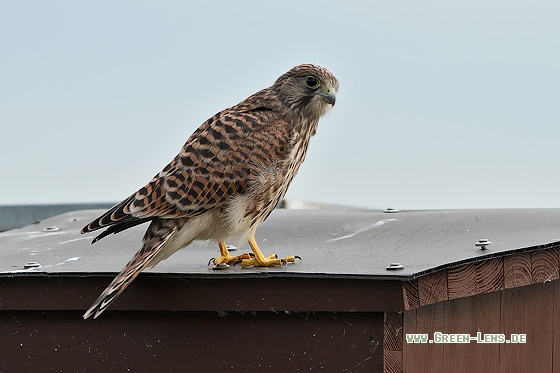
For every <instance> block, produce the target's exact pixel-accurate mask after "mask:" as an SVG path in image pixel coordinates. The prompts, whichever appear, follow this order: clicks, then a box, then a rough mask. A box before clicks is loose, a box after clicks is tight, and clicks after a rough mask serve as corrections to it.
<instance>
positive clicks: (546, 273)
mask: <svg viewBox="0 0 560 373" xmlns="http://www.w3.org/2000/svg"><path fill="white" fill-rule="evenodd" d="M531 276H532V277H533V283H539V282H545V281H552V280H556V279H557V278H558V249H556V248H553V249H548V250H538V251H533V252H531Z"/></svg>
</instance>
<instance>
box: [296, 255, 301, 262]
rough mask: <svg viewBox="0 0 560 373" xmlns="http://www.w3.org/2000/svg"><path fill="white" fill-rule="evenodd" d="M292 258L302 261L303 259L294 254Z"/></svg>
mask: <svg viewBox="0 0 560 373" xmlns="http://www.w3.org/2000/svg"><path fill="white" fill-rule="evenodd" d="M294 258H296V259H299V260H301V261H302V262H303V259H301V256H297V255H294Z"/></svg>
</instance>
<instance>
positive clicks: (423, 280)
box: [418, 271, 449, 306]
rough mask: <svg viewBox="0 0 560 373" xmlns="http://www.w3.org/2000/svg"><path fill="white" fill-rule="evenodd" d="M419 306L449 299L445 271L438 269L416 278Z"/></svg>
mask: <svg viewBox="0 0 560 373" xmlns="http://www.w3.org/2000/svg"><path fill="white" fill-rule="evenodd" d="M418 298H419V301H420V306H424V305H427V304H432V303H436V302H441V301H444V300H447V299H449V297H448V294H447V272H446V271H438V272H435V273H431V274H429V275H426V276H422V277H420V278H418Z"/></svg>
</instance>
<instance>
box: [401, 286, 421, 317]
mask: <svg viewBox="0 0 560 373" xmlns="http://www.w3.org/2000/svg"><path fill="white" fill-rule="evenodd" d="M403 299H404V309H405V310H410V309H413V308H418V307H420V299H419V298H418V280H411V281H405V282H403Z"/></svg>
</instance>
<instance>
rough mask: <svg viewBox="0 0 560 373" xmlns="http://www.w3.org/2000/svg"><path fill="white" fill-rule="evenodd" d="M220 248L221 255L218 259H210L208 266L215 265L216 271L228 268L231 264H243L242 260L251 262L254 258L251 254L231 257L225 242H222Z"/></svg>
mask: <svg viewBox="0 0 560 373" xmlns="http://www.w3.org/2000/svg"><path fill="white" fill-rule="evenodd" d="M218 246H220V254H221V255H220V256H218V257H216V258H212V259H210V261H209V262H208V265H210V263H214V268H215V269H221V268H228V267H229V266H230V265H231V264H236V263H241V262H242V260H250V259H251V258H252V256H251V255H252V254H249V253H244V254H241V255H237V256H231V255H230V253H229V250H228V248H227V245H226V243H225V242H224V241H220V243H219V244H218Z"/></svg>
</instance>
